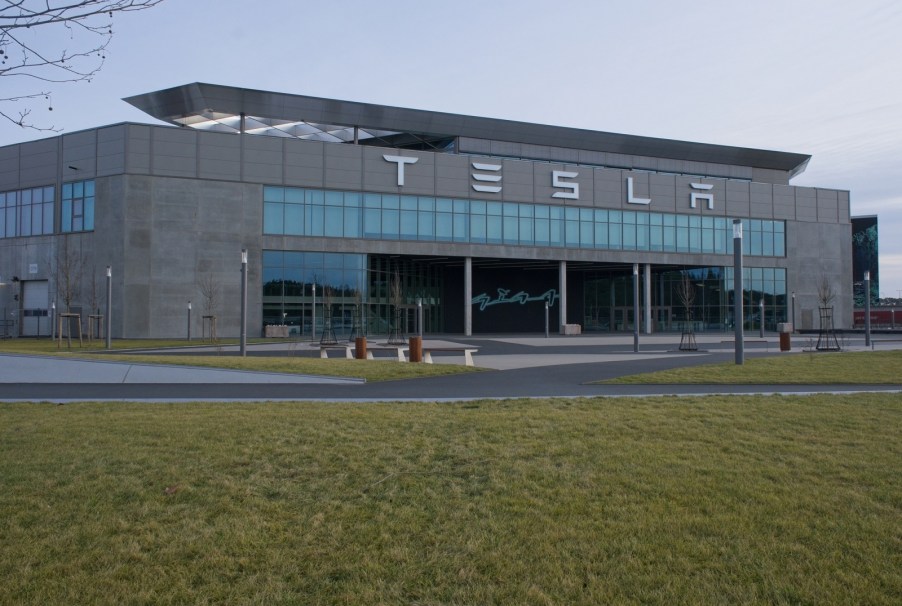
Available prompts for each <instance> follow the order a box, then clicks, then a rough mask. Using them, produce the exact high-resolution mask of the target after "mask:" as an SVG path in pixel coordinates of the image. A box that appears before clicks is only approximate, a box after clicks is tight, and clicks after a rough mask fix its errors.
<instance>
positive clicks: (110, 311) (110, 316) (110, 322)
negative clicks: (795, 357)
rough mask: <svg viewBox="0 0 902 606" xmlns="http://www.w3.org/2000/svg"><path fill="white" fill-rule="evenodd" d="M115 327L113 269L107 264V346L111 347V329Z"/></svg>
mask: <svg viewBox="0 0 902 606" xmlns="http://www.w3.org/2000/svg"><path fill="white" fill-rule="evenodd" d="M112 328H113V270H112V268H111V267H110V266H109V265H107V266H106V348H107V349H111V345H110V342H111V339H112V337H111V335H110V331H111V329H112Z"/></svg>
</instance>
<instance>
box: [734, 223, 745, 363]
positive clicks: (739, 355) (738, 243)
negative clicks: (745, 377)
mask: <svg viewBox="0 0 902 606" xmlns="http://www.w3.org/2000/svg"><path fill="white" fill-rule="evenodd" d="M733 323H734V324H735V327H734V328H735V332H734V334H735V336H734V344H735V345H734V349H735V358H736V364H743V363H744V362H745V343H744V342H743V341H742V324H743V320H742V220H741V219H733Z"/></svg>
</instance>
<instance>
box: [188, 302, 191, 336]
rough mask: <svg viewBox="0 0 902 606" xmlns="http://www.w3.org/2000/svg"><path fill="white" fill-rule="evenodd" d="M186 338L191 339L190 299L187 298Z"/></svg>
mask: <svg viewBox="0 0 902 606" xmlns="http://www.w3.org/2000/svg"><path fill="white" fill-rule="evenodd" d="M188 340H189V341H190V340H191V299H188Z"/></svg>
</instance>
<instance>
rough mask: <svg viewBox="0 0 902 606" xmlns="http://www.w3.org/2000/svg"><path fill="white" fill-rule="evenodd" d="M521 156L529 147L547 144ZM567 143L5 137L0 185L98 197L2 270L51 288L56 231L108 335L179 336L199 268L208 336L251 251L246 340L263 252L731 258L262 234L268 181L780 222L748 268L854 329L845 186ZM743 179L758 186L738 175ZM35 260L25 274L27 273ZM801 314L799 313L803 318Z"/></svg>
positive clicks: (30, 241)
mask: <svg viewBox="0 0 902 606" xmlns="http://www.w3.org/2000/svg"><path fill="white" fill-rule="evenodd" d="M472 141H478V140H472ZM518 145H519V144H518ZM474 146H475V144H474ZM522 147H525V146H521V149H520V151H521V152H522V151H523V149H522ZM488 151H490V152H494V153H499V154H501V153H503V154H505V155H517V154H516V153H515V152H516V151H517V150H513V149H512V148H507V147H504V146H502V145H501V144H500V143H498V142H491V145H490V146H489V150H488ZM526 151H528V152H529V154H532V156H533V157H537V156H536V155H537V154H541V153H544V152H542V150H526ZM552 151H554V150H552ZM568 152H569V154H570V156H571V158H570V161H572V164H568V163H553V162H533V161H527V160H517V159H508V158H491V157H489V158H487V157H482V156H467V155H455V154H443V153H430V152H419V151H408V150H398V149H387V148H376V147H371V146H353V145H338V144H328V143H320V142H314V141H301V140H295V139H288V138H285V139H280V138H271V137H255V136H237V135H231V134H222V133H213V132H199V131H194V130H191V129H187V128H184V129H179V128H172V127H160V126H147V125H137V124H120V125H113V126H108V127H102V128H98V129H94V130H89V131H83V132H79V133H72V134H67V135H62V136H60V137H56V138H52V139H46V140H41V141H35V142H30V143H25V144H20V145H14V146H8V147H4V148H0V191H8V190H14V189H21V188H27V187H35V186H43V185H49V184H54V185H56V187H57V192H59V190H60V185H61V183H63V182H67V181H72V180H82V179H92V178H93V179H95V181H96V190H97V193H96V199H97V202H96V209H95V229H94V231H93V232H88V233H80V234H72V235H68V236H59V235H58V236H37V237H28V238H0V277H2V278H3V281H7V277H8V276H12V275H17V276H19V277H22V278H24V277H26V276H27V277H29V279H48V280H50V282H51V287H50V291H51V293H53V292H54V291H55V285H54V284H53V280H54V276H53V271H52V264H53V260H54V259H55V256H56V254H57V252H56V251H57V247H58V246H59V243H60V242H62V241H63V240H64V239H67V240H69V242H70V243H71V244H72V245H73V246H74V247H75V248H76V249H77V250H78V251H79V254H80V255H81V256H82V258H84V259H86V260H88V263H89V264H90V267H91V269H90V272H91V274H92V275H94V276H95V277H96V280H97V284H98V285H99V288H101V289H103V288H104V279H105V278H103V275H104V272H103V268H104V267H105V266H106V265H107V264H109V265H111V266H112V267H113V293H114V296H113V301H114V309H113V336H114V337H149V336H155V337H157V336H158V337H180V336H183V335H184V334H185V330H186V322H187V318H186V315H187V310H186V306H187V301H188V299H191V301H192V303H193V318H194V320H195V322H194V328H193V329H192V332H193V333H195V334H199V330H198V328H199V322H200V316H201V315H203V313H204V311H203V309H202V307H203V303H202V297H201V293H200V291H199V287H198V284H199V282H200V281H201V280H202V279H203V278H204V277H206V276H212V279H213V282H214V283H215V284H217V285H218V286H219V287H220V296H219V302H218V303H219V304H218V306H217V310H216V315H217V316H218V329H219V334H220V335H221V336H235V335H237V334H238V332H239V317H238V316H239V305H238V298H239V289H240V283H239V278H240V257H239V254H240V250H241V249H242V248H247V249H248V250H249V259H250V263H249V280H248V282H249V288H248V309H249V313H250V315H249V318H248V331H249V334H258V333H259V331H260V330H261V327H262V317H261V307H262V302H261V279H262V278H261V267H260V258H261V252H260V251H261V250H263V249H297V250H314V251H327V252H365V253H378V254H410V255H441V256H457V257H463V256H471V257H502V258H503V257H513V258H521V259H541V260H566V261H593V262H605V263H634V262H639V263H642V264H645V263H651V264H653V265H661V264H674V265H681V264H685V265H719V266H730V265H732V257H731V256H728V255H698V254H679V253H664V252H641V251H607V250H591V249H563V248H539V247H525V246H502V245H485V244H459V243H442V242H412V241H377V240H364V239H356V240H340V239H334V238H309V237H292V236H271V235H263V234H262V186H263V185H269V184H271V185H284V186H302V187H315V188H323V189H338V190H353V191H372V192H382V193H403V194H406V195H428V196H439V197H456V198H469V199H479V200H498V201H519V202H533V203H539V204H564V205H569V206H580V207H596V208H608V209H620V210H638V211H656V212H658V211H660V212H676V213H680V214H693V213H696V214H700V215H704V214H708V215H715V216H727V217H736V218H740V217H741V218H746V217H748V218H761V219H777V220H784V221H786V245H787V246H786V252H787V254H786V257H779V258H768V257H755V258H747V259H746V260H745V263H746V265H747V266H766V267H785V268H786V269H787V280H788V288H789V289H790V290H792V291H794V292H795V293H796V320H797V323H798V324H799V325H800V327H801V328H816V326H817V285H818V283H819V281H820V279H821V277H822V276H826V277H828V278H829V279H830V280H832V281H833V284H835V290H836V291H837V299H836V301H835V302H834V305H835V314H836V316H835V318H836V325H837V327H844V326H851V321H852V293H851V271H852V270H851V264H852V254H851V219H850V213H849V194H848V192H845V191H835V190H824V189H815V188H803V187H793V186H789V185H785V184H783V183H781V182H780V181H781V179H780V178H779V175H777V174H770V173H777V172H779V171H769V174H765V173H764V172H762V171H757V170H754V169H751V168H748V167H729V166H726V165H709V164H706V165H699V166H695V164H698V163H691V162H685V163H682V164H681V163H680V162H678V161H674V160H663V159H660V160H659V159H654V158H638V157H626V156H624V157H620V158H618V157H614V156H615V155H613V154H606V155H605V156H606V157H605V158H599V157H596V156H597V155H598V152H592V153H591V154H590V153H589V152H585V153H583V152H580V151H578V150H568ZM548 153H549V154H550V152H548ZM556 153H557V151H555V154H556ZM386 154H388V155H401V156H405V157H414V158H416V159H417V162H416V163H415V164H406V165H405V179H404V186H403V187H399V186H398V165H397V164H396V163H392V162H388V161H386V160H385V159H384V157H383V156H384V155H386ZM529 154H525V153H524V154H523V155H529ZM587 154H588V155H587ZM592 154H595V155H592ZM590 156H591V157H590ZM600 160H605V163H609V164H618V163H619V164H621V165H624V166H633V167H636V168H644V169H655V170H667V171H672V172H680V171H682V170H685V171H686V172H695V169H702V168H704V170H698V172H703V173H705V174H713V175H723V174H725V176H730V177H732V179H730V180H726V179H716V178H692V177H687V176H681V175H676V174H664V173H649V172H639V171H637V170H633V171H630V170H624V169H615V168H593V167H588V166H585V165H583V164H581V163H582V162H593V163H594V162H597V161H600ZM472 162H480V163H486V164H500V165H501V166H502V169H501V171H500V173H499V174H500V175H501V176H502V181H501V185H502V191H501V192H499V193H484V192H477V191H475V190H474V189H473V187H472V185H473V184H474V183H476V182H475V181H474V180H473V177H472V173H473V172H474V168H473V166H472ZM689 169H692V170H689ZM552 171H569V172H576V173H578V176H577V177H574V178H568V179H566V182H568V183H576V184H578V185H579V199H578V200H570V199H562V198H554V197H553V195H554V194H555V193H559V192H563V191H567V190H565V189H562V188H555V187H553V186H552ZM781 174H782V173H781ZM756 177H760V178H761V179H762V180H764V181H765V182H755V181H748V180H736V179H750V178H756ZM627 178H631V179H633V184H634V192H633V193H634V196H635V197H642V198H649V197H650V198H652V200H653V202H652V204H651V205H649V206H637V205H634V204H629V203H628V201H627V191H626V180H627ZM692 183H703V184H708V185H711V186H713V187H712V189H710V190H705V192H704V193H712V194H713V195H714V208H713V209H709V208H708V207H707V204H706V202H704V201H700V202H699V203H698V204H697V207H696V208H691V207H690V194H691V193H692V192H693V191H696V190H693V188H692V185H691V184H692ZM58 196H59V194H58V193H57V197H58ZM34 264H37V266H38V273H37V274H29V273H28V270H29V269H31V268H32V267H33V265H34ZM86 275H87V274H86ZM13 291H14V287H11V286H8V287H4V288H3V289H2V290H0V308H3V307H5V306H6V307H15V305H16V303H15V302H14V301H13V300H12V298H13V295H14V294H15V293H14V292H13ZM102 297H103V295H101V300H102ZM89 298H90V297H89V296H88V295H87V294H86V293H82V299H83V300H82V302H81V303H82V305H83V306H85V307H87V301H88V299H89ZM809 312H810V313H809ZM806 317H810V318H811V323H810V324H809V323H807V322H806V321H805V318H806Z"/></svg>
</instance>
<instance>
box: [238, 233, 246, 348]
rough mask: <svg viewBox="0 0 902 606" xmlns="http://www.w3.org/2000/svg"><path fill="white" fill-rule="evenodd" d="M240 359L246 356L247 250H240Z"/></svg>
mask: <svg viewBox="0 0 902 606" xmlns="http://www.w3.org/2000/svg"><path fill="white" fill-rule="evenodd" d="M239 342H240V344H241V346H240V349H241V357H242V358H243V357H245V356H246V355H247V249H246V248H242V249H241V338H240V340H239Z"/></svg>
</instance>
